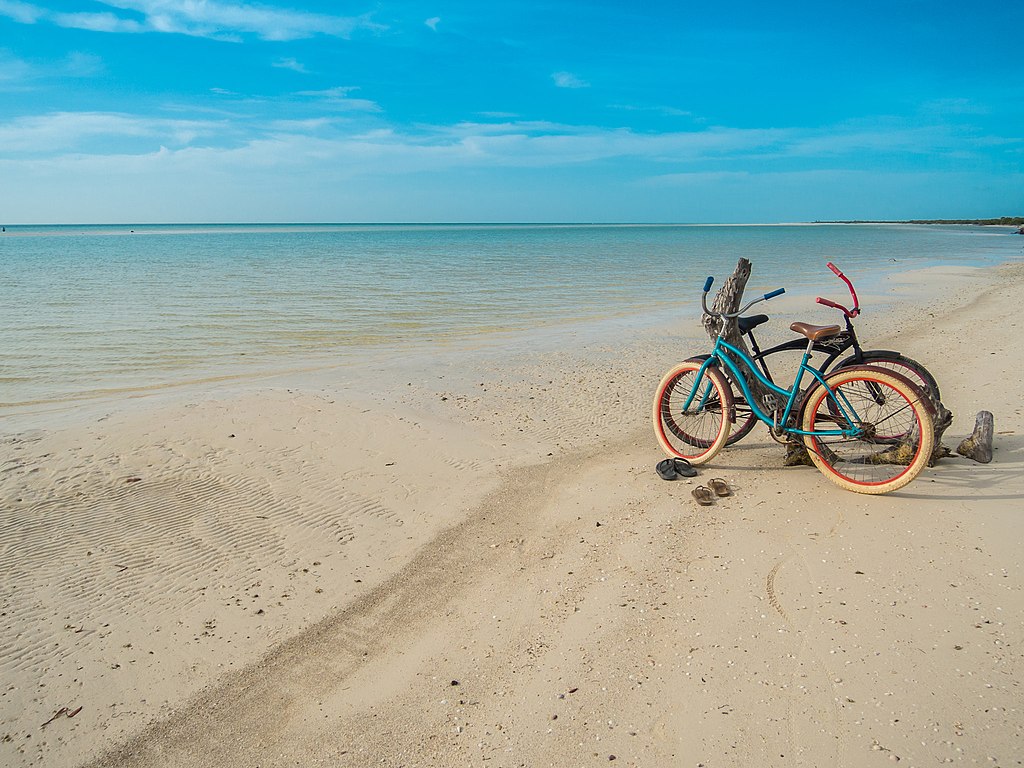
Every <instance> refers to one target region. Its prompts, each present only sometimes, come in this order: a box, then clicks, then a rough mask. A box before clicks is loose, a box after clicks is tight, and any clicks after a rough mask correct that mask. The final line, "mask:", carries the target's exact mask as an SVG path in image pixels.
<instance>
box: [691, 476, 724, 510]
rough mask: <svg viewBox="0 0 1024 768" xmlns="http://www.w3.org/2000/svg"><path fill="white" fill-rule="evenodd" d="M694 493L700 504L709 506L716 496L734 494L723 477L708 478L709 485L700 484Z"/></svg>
mask: <svg viewBox="0 0 1024 768" xmlns="http://www.w3.org/2000/svg"><path fill="white" fill-rule="evenodd" d="M692 493H693V498H695V499H696V500H697V503H698V504H700V505H701V506H702V507H707V506H710V505H711V504H712V503H714V501H715V496H732V489H731V488H730V487H729V484H728V483H727V482H725V480H723V479H722V478H720V477H713V478H711V479H710V480H708V484H707V486H703V485H698V486H697V487H696V488H694V489H693V491H692Z"/></svg>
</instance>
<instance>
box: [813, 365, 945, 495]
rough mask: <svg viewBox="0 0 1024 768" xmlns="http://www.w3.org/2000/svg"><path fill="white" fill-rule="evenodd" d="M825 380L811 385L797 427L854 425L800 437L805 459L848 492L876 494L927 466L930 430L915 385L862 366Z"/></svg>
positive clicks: (927, 410)
mask: <svg viewBox="0 0 1024 768" xmlns="http://www.w3.org/2000/svg"><path fill="white" fill-rule="evenodd" d="M826 383H827V384H828V386H827V387H825V386H822V385H821V384H820V383H818V384H816V385H815V386H814V387H812V388H811V389H810V390H809V391H808V393H807V395H806V397H805V399H804V403H803V406H802V409H801V419H800V421H801V426H802V428H803V430H804V431H805V432H812V433H813V432H818V433H822V432H827V431H838V430H842V429H850V428H856V429H857V433H856V434H855V435H854V436H849V437H848V436H844V435H841V434H838V435H826V434H809V435H804V438H803V440H804V445H805V446H806V448H807V452H808V453H809V454H810V457H811V461H813V462H814V464H815V466H817V467H818V469H819V470H821V472H822V474H823V475H825V477H827V478H828V479H829V480H831V481H832V482H834V483H835V484H836V485H838V486H839V487H840V488H845V489H846V490H848V491H855V492H856V493H869V494H881V493H889V492H890V491H895V490H898V489H900V488H902V487H903V486H905V485H906V484H907V483H909V482H910V481H912V480H913V479H914V478H915V477H917V476H918V475H919V474H920V473H921V470H923V469H924V468H925V467H926V466H927V465H928V461H929V460H930V459H931V455H932V449H933V447H934V445H935V430H934V425H933V421H932V413H931V406H930V403H929V402H928V398H927V395H925V394H924V393H923V392H922V391H921V390H920V388H918V387H917V386H915V385H914V384H913V383H911V382H910V381H908V380H907V379H906V378H905V377H903V376H900V375H899V374H897V373H893V372H891V371H886V370H884V369H881V368H875V367H872V366H866V365H865V366H855V367H852V368H843V369H839V370H837V371H835V372H834V373H831V374H829V375H828V376H827V377H826ZM843 414H846V415H848V416H849V419H847V418H846V416H844V415H843ZM892 435H899V436H900V438H899V440H898V441H894V440H893V439H892V437H891V436H892Z"/></svg>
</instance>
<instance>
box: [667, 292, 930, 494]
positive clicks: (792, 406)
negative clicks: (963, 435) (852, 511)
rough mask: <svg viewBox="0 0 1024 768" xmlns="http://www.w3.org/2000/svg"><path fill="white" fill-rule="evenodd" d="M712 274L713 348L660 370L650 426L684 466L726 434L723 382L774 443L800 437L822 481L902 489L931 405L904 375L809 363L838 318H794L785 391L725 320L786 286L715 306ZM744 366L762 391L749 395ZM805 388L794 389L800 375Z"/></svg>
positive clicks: (917, 457)
mask: <svg viewBox="0 0 1024 768" xmlns="http://www.w3.org/2000/svg"><path fill="white" fill-rule="evenodd" d="M713 282H714V278H712V277H709V278H708V279H707V281H706V282H705V283H704V292H703V294H702V296H701V305H702V306H703V308H704V312H705V313H706V314H708V315H711V316H712V317H718V318H720V319H721V321H722V322H721V330H720V331H719V334H718V337H717V338H716V339H715V344H714V348H713V349H712V351H711V354H710V355H707V356H701V357H694V358H690V359H689V360H685V361H683V362H682V363H680V364H679V365H677V366H676V367H675V368H673V369H672V370H671V371H669V372H668V373H667V374H665V376H664V378H662V380H661V383H660V384H659V385H658V390H657V392H656V394H655V397H654V410H653V419H654V431H655V434H656V435H657V437H658V442H659V443H660V444H661V446H662V448H663V449H664V450H665V452H666V453H667V454H668V455H669V456H678V457H680V458H684V459H686V460H688V461H689V462H690V463H691V464H704V463H707V462H709V461H711V460H712V459H713V458H714V457H715V456H716V455H717V454H718V452H719V451H721V450H722V448H724V447H725V444H726V441H727V440H728V439H729V432H730V428H731V426H732V425H733V424H734V423H735V422H736V402H735V399H734V397H733V394H732V386H730V381H732V382H734V383H735V385H736V386H738V387H739V388H740V389H741V390H742V394H743V399H744V401H745V403H746V404H749V409H750V411H751V412H752V413H753V414H754V416H756V418H757V419H758V420H759V421H761V422H763V423H765V424H767V425H768V427H769V428H770V430H771V433H772V436H773V437H775V438H776V439H777V440H779V441H780V442H802V443H803V445H804V447H805V448H806V449H807V452H808V454H809V455H810V457H811V461H813V462H814V464H815V466H817V467H818V469H819V470H821V472H822V474H824V475H825V477H827V478H828V479H829V480H831V481H832V482H834V483H835V484H836V485H838V486H840V487H841V488H845V489H846V490H850V491H855V492H857V493H869V494H880V493H888V492H890V491H895V490H897V489H899V488H902V487H903V486H905V485H906V484H907V483H909V482H911V481H912V480H913V479H914V478H915V477H917V476H918V475H919V474H920V473H921V470H923V469H924V468H925V467H926V466H927V464H928V462H929V460H930V459H931V455H932V449H933V447H934V442H935V431H934V426H933V420H932V405H931V401H930V400H929V398H928V396H927V395H926V394H925V393H924V392H923V391H922V389H921V388H919V387H918V386H917V385H916V384H914V383H913V382H911V381H910V380H909V379H908V378H907V377H905V376H903V375H901V374H899V373H896V372H894V371H891V370H886V369H884V368H880V367H876V366H872V365H853V366H849V367H846V368H840V369H836V370H834V371H831V372H829V373H822V372H821V371H819V370H818V369H816V368H814V367H813V366H811V365H809V364H808V361H809V360H810V357H811V352H812V351H813V349H814V346H815V344H816V343H820V342H821V341H823V340H825V339H828V338H830V337H832V336H835V335H837V334H839V333H840V332H841V331H842V328H840V326H838V325H822V326H818V325H810V324H808V323H800V322H797V323H793V324H792V325H791V326H790V329H791V330H793V331H795V332H796V333H799V334H801V335H802V336H804V337H805V338H806V339H807V347H806V349H805V351H804V353H803V358H802V360H801V362H800V366H799V369H798V370H797V373H796V379H795V381H794V382H793V385H792V386H791V387H789V388H788V389H784V388H782V387H780V386H779V385H777V384H775V383H774V382H772V381H769V380H768V378H766V377H765V375H764V374H763V373H762V372H761V371H760V370H759V369H758V367H757V365H756V364H755V363H754V361H753V360H751V358H750V357H749V356H748V355H746V354H745V353H744V352H743V351H742V350H740V349H738V348H736V347H735V346H733V345H732V344H730V343H728V342H727V341H726V340H725V338H724V336H725V331H726V322H725V321H726V319H728V318H736V317H739V316H740V315H741V314H743V313H744V312H746V311H747V310H748V309H750V307H752V306H753V305H755V304H757V303H759V302H762V301H768V300H769V299H771V298H773V297H775V296H779V295H780V294H782V293H785V289H784V288H780V289H778V290H776V291H772V292H771V293H766V294H764V295H763V296H760V297H758V298H756V299H754V300H753V301H751V302H749V303H747V304H746V305H744V306H743V307H741V308H740V309H739V310H738V311H736V312H732V313H725V312H712V311H711V310H709V309H708V305H707V295H708V291H710V290H711V285H712V283H713ZM741 371H746V372H747V373H748V374H749V375H750V376H751V377H753V378H756V379H757V380H758V382H760V384H761V385H763V387H764V389H765V391H766V392H767V395H765V396H764V397H760V398H759V397H756V396H755V395H754V394H753V393H752V392H751V388H750V385H749V384H748V383H747V378H746V377H745V376H744V375H743V373H742V372H741ZM808 376H809V377H810V381H809V386H808V387H807V389H806V391H801V384H802V383H803V381H804V379H805V377H808Z"/></svg>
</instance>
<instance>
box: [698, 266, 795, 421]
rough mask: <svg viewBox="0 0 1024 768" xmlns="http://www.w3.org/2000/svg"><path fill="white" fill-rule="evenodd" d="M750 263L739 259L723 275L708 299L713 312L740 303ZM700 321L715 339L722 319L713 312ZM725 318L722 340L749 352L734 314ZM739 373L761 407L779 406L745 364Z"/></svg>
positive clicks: (767, 409)
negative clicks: (711, 296)
mask: <svg viewBox="0 0 1024 768" xmlns="http://www.w3.org/2000/svg"><path fill="white" fill-rule="evenodd" d="M750 270H751V265H750V261H748V260H747V259H742V258H741V259H740V260H739V261H738V262H737V263H736V269H735V270H733V273H732V274H731V275H730V276H729V277H728V278H727V279H726V281H725V283H723V285H722V287H721V288H720V289H719V291H718V294H717V295H716V296H715V300H714V301H713V302H712V303H711V310H712V311H713V312H725V313H732V312H735V311H736V310H738V309H739V308H740V305H741V304H742V303H743V290H744V289H745V288H746V286H747V280H748V279H749V278H750ZM701 322H702V323H703V324H704V330H706V331H707V332H708V336H710V337H711V340H712V341H714V340H715V339H716V338H718V333H719V331H720V330H721V328H722V322H723V319H722V318H719V317H714V316H713V315H707V314H705V315H703V316H702V317H701ZM724 322H725V336H724V338H725V340H726V341H727V342H728V343H730V344H732V345H733V346H734V347H736V348H737V349H741V350H743V352H745V353H746V354H748V355H749V354H750V349H749V348H748V347H747V343H746V341H744V340H743V336H742V334H740V327H739V324H738V323H737V321H736V318H735V317H729V318H725V319H724ZM740 373H741V374H742V375H743V379H744V380H745V381H746V382H747V386H748V387H749V388H750V391H751V393H752V394H753V395H754V397H756V398H757V399H758V402H759V403H760V404H761V408H762V410H763V411H764V412H765V413H772V412H774V411H775V409H776V408H777V407H778V406H777V404H776V402H775V400H776V398H775V395H774V393H772V392H771V390H769V389H768V388H767V387H766V386H764V384H762V383H761V382H760V380H759V379H758V378H757V377H756V376H754V375H753V374H752V373H750V372H749V371H748V370H747V369H746V368H742V367H741V368H740Z"/></svg>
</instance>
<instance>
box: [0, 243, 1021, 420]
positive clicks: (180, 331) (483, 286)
mask: <svg viewBox="0 0 1024 768" xmlns="http://www.w3.org/2000/svg"><path fill="white" fill-rule="evenodd" d="M5 230H6V231H5V232H4V233H3V234H0V333H2V338H3V344H2V345H0V415H3V414H4V413H5V412H8V411H10V410H11V409H14V408H17V409H24V408H26V407H29V408H31V407H33V406H36V405H43V406H45V405H47V404H53V403H60V402H65V401H74V400H78V399H82V398H94V397H99V396H103V395H109V394H111V393H122V392H138V391H147V390H152V389H159V388H161V387H166V386H170V385H176V384H181V383H185V382H198V381H204V380H209V379H220V378H232V377H244V376H247V375H252V374H253V373H267V372H273V371H276V370H287V369H295V368H302V367H317V366H328V365H336V364H339V363H345V362H346V361H350V362H353V363H355V362H358V361H359V360H360V359H363V358H365V357H366V356H367V355H377V354H381V355H388V354H394V353H400V352H401V351H402V350H413V349H415V350H418V351H419V352H423V351H425V350H426V351H429V350H432V349H438V348H449V349H450V348H458V347H460V346H464V347H472V346H474V345H486V344H488V343H494V340H495V339H508V338H510V337H511V336H515V337H516V338H518V339H519V341H520V342H522V340H523V339H529V338H531V337H533V338H539V337H541V336H543V335H545V334H548V333H550V332H551V331H552V330H554V329H558V328H565V327H569V326H573V325H574V324H575V325H580V324H587V323H592V322H594V321H596V320H600V319H606V318H612V317H614V318H625V319H627V320H630V321H633V320H635V321H636V322H644V321H653V319H654V318H656V317H658V316H659V315H661V316H664V315H665V313H671V312H672V311H674V310H676V309H678V308H679V307H680V306H683V305H685V306H687V307H692V308H693V309H696V308H697V307H698V306H699V298H700V288H701V286H702V285H703V281H704V278H705V277H706V276H707V275H715V276H717V277H718V278H719V284H720V281H721V280H722V279H724V278H725V277H727V276H728V275H729V274H730V273H731V272H732V270H733V268H734V267H735V264H736V261H737V259H738V258H739V257H741V256H742V257H746V258H748V259H750V260H751V262H752V263H753V266H754V273H753V276H752V278H751V281H750V283H749V286H748V293H750V294H751V295H752V294H753V292H756V291H761V290H764V291H767V290H771V289H774V288H776V287H786V288H787V289H788V290H790V291H793V290H796V291H801V290H803V291H806V292H809V293H814V292H819V293H820V292H822V291H826V293H825V295H831V296H834V297H836V298H838V299H840V300H841V299H843V298H845V296H846V295H845V289H844V288H843V286H842V285H840V284H839V283H838V281H837V280H836V279H835V278H834V277H833V276H832V275H831V273H829V272H828V271H827V270H826V269H825V266H824V265H825V262H826V261H829V260H831V261H833V262H835V263H836V264H837V265H839V266H840V267H841V268H842V269H843V270H844V271H845V272H847V273H848V274H850V275H854V276H858V277H857V284H858V288H859V289H862V290H870V289H871V287H872V282H871V281H876V282H877V280H878V279H879V278H880V277H881V276H883V275H885V274H890V273H892V272H894V271H905V270H912V269H918V268H923V267H931V266H937V265H967V266H992V265H996V264H1000V263H1004V262H1007V261H1011V260H1017V259H1019V258H1020V256H1021V249H1022V246H1024V238H1020V237H1014V236H1012V235H1011V234H1010V232H1011V230H1010V229H1009V228H993V227H986V228H982V227H972V226H936V225H927V226H925V225H921V226H915V225H793V226H787V225H778V226H753V225H752V226H698V225H678V226H674V225H589V224H566V225H553V224H543V225H541V224H522V225H516V224H502V225H468V224H467V225H419V224H409V225H392V224H381V225H136V226H132V225H117V226H97V225H90V226H72V225H67V226H10V225H8V226H6V228H5ZM622 327H623V328H627V329H628V323H626V324H625V325H623V326H622Z"/></svg>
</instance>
